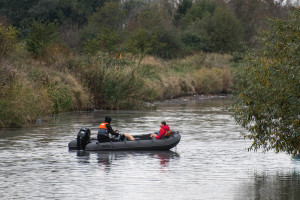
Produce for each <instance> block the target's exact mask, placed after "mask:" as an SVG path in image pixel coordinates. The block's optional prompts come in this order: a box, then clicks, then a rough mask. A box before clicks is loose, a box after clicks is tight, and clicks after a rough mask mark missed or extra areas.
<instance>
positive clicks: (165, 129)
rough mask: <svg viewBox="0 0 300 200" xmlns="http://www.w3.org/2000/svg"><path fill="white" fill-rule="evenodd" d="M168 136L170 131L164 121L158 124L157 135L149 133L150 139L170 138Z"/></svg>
mask: <svg viewBox="0 0 300 200" xmlns="http://www.w3.org/2000/svg"><path fill="white" fill-rule="evenodd" d="M170 134H171V130H170V127H169V125H167V124H166V122H165V121H162V122H161V124H160V130H159V133H158V135H157V134H155V133H151V135H150V138H155V139H162V138H164V137H166V136H170Z"/></svg>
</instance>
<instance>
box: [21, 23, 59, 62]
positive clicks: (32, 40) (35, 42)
mask: <svg viewBox="0 0 300 200" xmlns="http://www.w3.org/2000/svg"><path fill="white" fill-rule="evenodd" d="M57 29H58V24H57V23H56V22H46V23H43V22H42V21H40V20H38V21H33V22H32V24H31V26H30V27H29V33H28V36H27V38H26V40H25V41H26V48H27V50H28V51H29V52H30V53H32V55H33V56H34V58H38V57H42V56H43V55H44V54H45V51H46V49H47V48H48V47H49V46H51V45H53V44H54V43H55V42H57V41H58V39H59V34H58V32H57Z"/></svg>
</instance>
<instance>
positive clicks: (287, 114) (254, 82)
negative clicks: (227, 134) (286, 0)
mask: <svg viewBox="0 0 300 200" xmlns="http://www.w3.org/2000/svg"><path fill="white" fill-rule="evenodd" d="M299 29H300V9H295V10H293V11H292V12H291V13H290V16H289V19H288V20H279V19H272V20H270V21H269V30H268V31H265V32H262V34H261V35H260V44H261V48H260V49H258V51H257V52H253V51H248V52H247V54H246V57H245V58H244V60H243V62H241V63H240V67H239V68H238V69H237V70H236V74H235V81H236V84H235V94H236V98H235V102H234V104H233V106H232V109H231V112H232V114H233V116H234V118H235V120H236V121H237V123H239V124H241V125H242V126H243V127H245V128H246V130H248V131H249V132H248V133H246V134H245V138H249V139H251V140H253V143H252V145H251V147H250V148H249V149H250V150H251V149H252V150H257V149H258V148H263V149H264V150H265V151H268V150H271V149H274V150H275V151H276V152H280V151H283V152H286V153H288V154H297V153H300V145H299V144H300V131H299V124H300V120H299V108H300V103H299V94H300V87H299V82H300V73H299V70H300V46H299V44H300V32H299Z"/></svg>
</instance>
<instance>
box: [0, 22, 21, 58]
mask: <svg viewBox="0 0 300 200" xmlns="http://www.w3.org/2000/svg"><path fill="white" fill-rule="evenodd" d="M18 34H19V32H18V31H17V29H16V28H15V27H13V26H8V27H6V26H4V25H3V24H2V23H0V57H4V56H5V55H6V54H8V53H9V52H10V51H13V50H14V49H15V47H16V45H17V41H18Z"/></svg>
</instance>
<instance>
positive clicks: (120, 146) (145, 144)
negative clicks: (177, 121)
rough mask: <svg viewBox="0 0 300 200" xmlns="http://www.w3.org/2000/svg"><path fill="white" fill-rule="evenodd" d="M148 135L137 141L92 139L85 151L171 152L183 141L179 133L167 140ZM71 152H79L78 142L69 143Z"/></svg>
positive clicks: (139, 137) (137, 137)
mask: <svg viewBox="0 0 300 200" xmlns="http://www.w3.org/2000/svg"><path fill="white" fill-rule="evenodd" d="M149 136H150V135H149V134H148V135H140V136H135V141H121V142H104V143H100V142H98V141H97V140H96V139H91V141H90V143H88V144H87V145H86V147H85V149H84V150H86V151H127V150H151V151H152V150H169V149H171V148H173V147H175V146H176V145H177V144H178V143H179V142H180V139H181V136H180V134H179V132H178V131H175V132H172V134H171V136H170V137H168V138H165V139H148V138H149ZM69 149H70V150H79V149H78V147H77V140H72V141H71V142H70V143H69Z"/></svg>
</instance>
